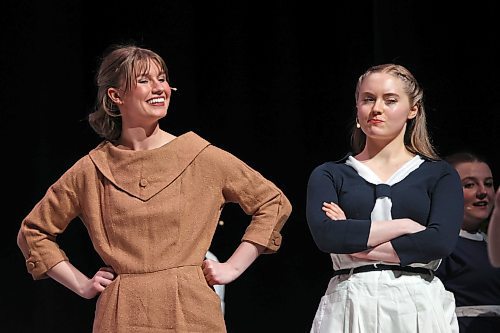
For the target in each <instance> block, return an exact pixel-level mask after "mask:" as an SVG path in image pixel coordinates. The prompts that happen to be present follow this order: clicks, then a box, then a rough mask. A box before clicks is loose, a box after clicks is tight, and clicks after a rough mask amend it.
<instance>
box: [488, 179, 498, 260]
mask: <svg viewBox="0 0 500 333" xmlns="http://www.w3.org/2000/svg"><path fill="white" fill-rule="evenodd" d="M488 254H489V257H490V262H491V264H492V265H493V266H494V267H500V187H499V188H498V189H497V193H496V195H495V208H494V209H493V213H492V215H491V218H490V222H489V224H488Z"/></svg>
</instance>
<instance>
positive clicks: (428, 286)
mask: <svg viewBox="0 0 500 333" xmlns="http://www.w3.org/2000/svg"><path fill="white" fill-rule="evenodd" d="M445 194H446V197H445V196H444V195H445ZM323 202H335V203H338V204H339V205H340V207H341V208H342V209H343V210H344V212H345V214H346V216H347V219H346V220H338V221H331V220H330V219H329V218H328V217H327V216H326V214H325V213H324V212H323V211H322V210H321V207H322V203H323ZM462 206H463V195H462V192H461V186H460V178H459V177H458V174H457V173H456V171H455V170H454V169H453V168H452V167H451V166H450V165H449V164H447V163H446V162H443V161H430V160H425V159H424V158H422V157H420V156H415V157H414V158H413V159H411V160H410V161H408V162H407V163H406V164H404V165H403V166H402V167H401V168H400V169H399V170H397V171H396V172H395V173H394V174H393V176H391V177H390V178H389V179H388V180H387V181H386V182H382V181H381V180H380V179H379V178H378V177H377V176H376V174H375V173H373V171H371V170H370V169H369V168H367V167H366V166H365V165H363V164H362V163H360V162H359V161H357V160H355V159H354V158H353V157H352V156H350V155H349V156H347V157H346V158H344V159H343V160H341V161H338V162H336V163H335V162H328V163H324V164H322V165H320V166H318V167H317V168H315V170H313V172H312V173H311V176H310V179H309V183H308V197H307V221H308V224H309V228H310V229H311V233H312V234H313V238H314V239H315V241H316V244H317V245H318V247H319V248H320V249H321V250H323V251H325V252H326V251H328V252H329V253H330V256H331V258H332V264H333V269H334V270H339V269H351V268H354V267H360V266H363V265H369V264H388V265H395V264H394V263H386V262H382V261H369V260H361V259H357V258H354V257H352V256H350V255H349V253H354V252H360V251H364V250H366V249H367V240H368V234H369V231H370V225H371V221H373V220H387V222H386V223H396V222H392V221H391V220H392V219H394V218H403V217H407V218H411V219H413V220H414V221H417V222H419V223H421V224H423V225H425V226H426V227H427V228H426V230H424V231H422V232H419V233H415V234H411V235H405V236H402V237H398V238H396V239H394V240H392V241H391V243H392V245H393V247H394V249H395V251H396V253H397V254H398V256H399V258H400V260H401V266H414V267H424V268H427V269H435V268H437V266H438V265H439V262H440V258H441V256H442V255H443V254H448V253H450V252H451V250H452V249H453V246H454V245H455V243H456V239H457V238H458V230H459V228H460V224H461V218H462V211H461V209H460V207H462ZM448 208H449V209H450V210H446V209H448ZM443 209H444V210H443ZM448 233H451V234H448ZM434 239H436V240H437V239H440V242H439V244H431V242H432V241H433V240H434ZM325 241H329V242H330V243H328V244H325ZM398 241H399V243H398ZM311 332H314V333H319V332H330V333H337V332H345V333H363V332H366V333H368V332H370V333H372V332H383V333H400V332H415V333H416V332H442V333H456V332H458V324H457V318H456V314H455V300H454V297H453V294H452V293H450V292H448V291H446V290H445V289H444V287H443V284H442V283H441V281H440V280H439V279H438V278H436V277H434V276H433V275H429V274H419V273H412V272H400V271H393V270H382V271H370V272H360V273H355V274H348V275H338V276H334V277H332V279H331V280H330V283H329V286H328V289H327V291H326V292H325V295H324V296H323V297H322V298H321V301H320V304H319V306H318V309H317V312H316V315H315V318H314V320H313V324H312V327H311Z"/></svg>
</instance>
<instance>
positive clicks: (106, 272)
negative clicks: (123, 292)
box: [96, 267, 116, 281]
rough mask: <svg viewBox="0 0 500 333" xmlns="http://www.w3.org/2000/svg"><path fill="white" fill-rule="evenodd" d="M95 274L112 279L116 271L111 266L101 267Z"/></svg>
mask: <svg viewBox="0 0 500 333" xmlns="http://www.w3.org/2000/svg"><path fill="white" fill-rule="evenodd" d="M96 276H99V277H102V278H104V279H107V280H111V281H112V280H113V279H114V278H115V276H116V273H115V271H114V270H113V269H112V268H111V267H101V268H100V269H99V271H97V273H96Z"/></svg>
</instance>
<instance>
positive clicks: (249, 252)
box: [226, 241, 265, 276]
mask: <svg viewBox="0 0 500 333" xmlns="http://www.w3.org/2000/svg"><path fill="white" fill-rule="evenodd" d="M264 249H265V247H264V246H262V245H258V244H254V243H250V242H247V241H243V242H241V243H240V245H239V246H238V247H237V248H236V250H235V251H234V253H233V254H232V255H231V257H230V258H229V259H228V260H227V261H226V263H227V264H229V265H231V267H232V268H233V269H234V270H235V271H236V272H237V276H240V275H241V274H242V273H243V272H244V271H245V270H246V269H247V268H248V267H249V266H250V265H251V264H252V263H253V262H254V261H255V259H257V257H258V256H259V255H260V254H261V253H262V252H263V251H264Z"/></svg>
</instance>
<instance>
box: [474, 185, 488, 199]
mask: <svg viewBox="0 0 500 333" xmlns="http://www.w3.org/2000/svg"><path fill="white" fill-rule="evenodd" d="M487 195H488V193H487V192H486V188H485V187H484V186H479V188H478V189H477V193H476V197H477V198H478V199H479V200H483V199H484V198H486V196H487Z"/></svg>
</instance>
